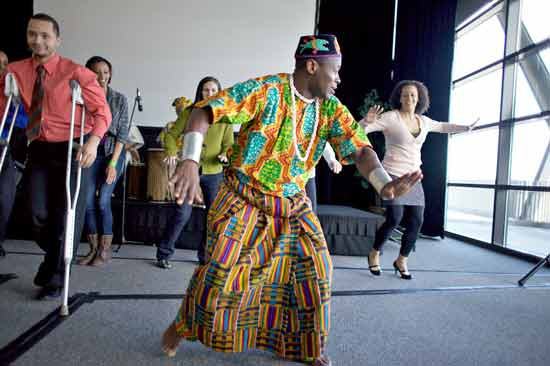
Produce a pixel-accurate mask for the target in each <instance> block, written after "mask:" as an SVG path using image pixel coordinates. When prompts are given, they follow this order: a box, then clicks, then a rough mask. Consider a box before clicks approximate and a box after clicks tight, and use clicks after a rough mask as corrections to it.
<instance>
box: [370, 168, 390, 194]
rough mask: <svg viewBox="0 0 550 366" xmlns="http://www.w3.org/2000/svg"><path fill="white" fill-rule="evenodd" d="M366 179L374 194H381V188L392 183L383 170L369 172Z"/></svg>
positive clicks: (377, 169)
mask: <svg viewBox="0 0 550 366" xmlns="http://www.w3.org/2000/svg"><path fill="white" fill-rule="evenodd" d="M368 179H369V182H370V184H372V186H373V187H374V189H375V190H376V192H378V194H380V192H382V188H384V186H385V185H386V184H388V183H389V182H391V181H392V179H391V178H390V176H389V175H388V173H386V171H385V170H384V168H376V169H374V170H373V171H372V172H370V174H369V176H368Z"/></svg>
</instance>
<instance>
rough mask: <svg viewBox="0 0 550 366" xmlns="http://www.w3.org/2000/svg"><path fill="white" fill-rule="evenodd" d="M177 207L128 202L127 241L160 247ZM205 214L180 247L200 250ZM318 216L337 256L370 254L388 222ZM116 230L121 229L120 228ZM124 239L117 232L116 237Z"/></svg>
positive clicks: (196, 213)
mask: <svg viewBox="0 0 550 366" xmlns="http://www.w3.org/2000/svg"><path fill="white" fill-rule="evenodd" d="M174 207H175V206H174V204H173V203H168V202H146V201H128V203H127V206H126V217H127V219H126V220H127V223H126V233H125V236H126V240H129V241H136V242H144V243H146V244H154V243H158V241H159V240H160V238H161V236H162V233H163V231H164V230H165V228H166V225H167V223H168V220H169V218H170V216H171V215H173V214H174ZM113 211H114V217H120V214H119V211H120V205H117V204H115V203H113ZM205 214H206V212H205V210H203V209H199V208H194V209H193V214H192V215H191V220H190V221H189V223H188V224H187V226H186V227H185V228H184V231H183V232H182V234H181V235H180V237H179V239H178V241H177V243H176V247H177V248H180V249H196V248H197V244H198V242H199V241H200V240H201V233H202V231H203V225H204V224H203V218H204V215H205ZM318 216H319V221H320V222H321V226H322V227H323V231H324V233H325V237H326V239H327V243H328V247H329V250H330V253H331V254H333V255H360V256H365V255H367V254H368V252H369V250H370V248H371V246H372V243H373V241H374V234H375V232H376V229H377V228H378V227H379V226H380V225H382V223H383V222H384V218H383V217H382V216H380V215H377V214H373V213H370V212H366V211H362V210H358V209H355V208H352V207H346V206H335V205H319V206H318ZM115 227H119V226H118V225H116V222H115ZM117 234H118V235H120V233H118V232H117V231H116V230H115V236H117Z"/></svg>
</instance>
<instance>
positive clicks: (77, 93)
mask: <svg viewBox="0 0 550 366" xmlns="http://www.w3.org/2000/svg"><path fill="white" fill-rule="evenodd" d="M69 84H70V85H71V90H72V91H73V94H74V99H75V101H76V103H77V104H80V105H84V100H83V99H82V89H81V88H80V84H78V81H76V80H71V81H70V82H69Z"/></svg>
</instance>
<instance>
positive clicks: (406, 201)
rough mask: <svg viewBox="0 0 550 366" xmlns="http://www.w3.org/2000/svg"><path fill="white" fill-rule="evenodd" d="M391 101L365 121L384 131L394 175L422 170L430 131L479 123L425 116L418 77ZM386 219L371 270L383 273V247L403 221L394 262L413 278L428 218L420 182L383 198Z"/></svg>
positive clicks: (389, 168) (368, 126) (460, 129)
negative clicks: (411, 263)
mask: <svg viewBox="0 0 550 366" xmlns="http://www.w3.org/2000/svg"><path fill="white" fill-rule="evenodd" d="M390 103H391V105H392V107H393V108H394V109H392V110H391V111H388V112H386V113H383V114H382V108H380V107H379V106H375V107H373V108H371V109H370V110H369V112H368V114H367V116H366V117H365V118H364V119H363V120H362V121H361V124H362V125H363V126H364V127H365V132H366V133H369V132H374V131H382V133H383V134H384V138H385V140H386V153H385V155H384V160H383V161H382V166H383V167H384V169H386V171H387V172H388V174H390V175H391V176H393V177H399V176H402V175H403V174H405V173H408V172H412V171H416V170H419V169H420V165H422V160H421V156H420V150H421V148H422V144H424V141H425V140H426V136H427V135H428V133H429V132H439V133H457V132H467V131H471V130H472V129H473V128H474V126H475V124H476V123H477V121H476V122H474V123H472V124H471V125H469V126H468V125H458V124H451V123H441V122H436V121H434V120H432V119H430V118H428V117H426V116H425V115H424V113H425V112H426V111H427V110H428V108H429V106H430V97H429V94H428V89H427V88H426V86H425V85H424V84H422V83H421V82H419V81H415V80H403V81H400V82H399V83H398V84H397V85H396V86H395V87H394V89H393V91H392V93H391V97H390ZM383 205H384V206H386V221H385V222H384V224H383V225H382V226H381V227H380V228H379V229H378V231H377V232H376V236H375V239H374V245H373V248H372V250H371V252H370V253H369V256H368V263H369V270H370V271H371V273H372V274H373V275H376V276H379V275H380V249H381V248H382V246H383V245H384V243H385V242H386V240H387V239H388V238H389V236H390V234H391V232H392V231H393V230H394V229H395V228H396V227H397V225H399V224H400V223H401V222H403V226H404V229H405V232H404V233H403V237H402V239H401V249H400V252H399V256H398V257H397V259H396V260H395V261H394V262H393V267H394V269H395V272H396V273H397V272H399V274H400V276H401V278H403V279H406V280H410V279H412V275H411V274H410V273H409V271H408V268H407V258H408V256H409V254H410V252H411V250H412V249H413V247H414V245H415V243H416V239H417V237H418V233H419V231H420V228H421V227H422V222H423V221H424V191H423V189H422V183H421V182H418V183H417V184H416V185H415V186H414V187H413V189H411V190H410V191H409V193H407V194H405V195H403V196H401V197H398V198H396V199H393V200H385V201H383Z"/></svg>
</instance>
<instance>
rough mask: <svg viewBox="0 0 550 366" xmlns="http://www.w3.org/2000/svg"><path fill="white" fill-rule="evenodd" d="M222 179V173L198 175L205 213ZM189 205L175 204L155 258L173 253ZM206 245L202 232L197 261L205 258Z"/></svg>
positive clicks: (188, 210) (189, 214)
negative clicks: (174, 210)
mask: <svg viewBox="0 0 550 366" xmlns="http://www.w3.org/2000/svg"><path fill="white" fill-rule="evenodd" d="M222 180H223V174H222V173H219V174H204V175H201V177H200V185H201V189H202V193H203V195H204V204H205V206H206V213H208V210H209V209H210V206H211V205H212V202H214V199H215V198H216V195H217V194H218V189H219V187H220V183H221V182H222ZM192 209H193V208H192V207H191V205H189V204H187V203H184V204H183V205H176V212H175V213H174V216H172V217H171V218H170V220H169V221H168V223H167V225H166V230H164V234H163V236H162V239H161V240H160V242H159V244H158V247H157V259H158V260H161V259H170V258H171V257H172V255H173V254H174V248H175V246H176V241H177V240H178V238H179V236H180V234H181V232H182V231H183V228H184V227H185V225H186V224H187V222H188V221H189V218H190V217H191V211H192ZM206 213H205V215H204V229H205V230H206V220H207V218H208V215H207V214H206ZM205 245H206V233H203V234H202V239H201V241H200V243H199V248H198V251H197V257H198V259H199V262H201V263H202V262H203V261H204V259H205V254H204V248H205Z"/></svg>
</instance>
